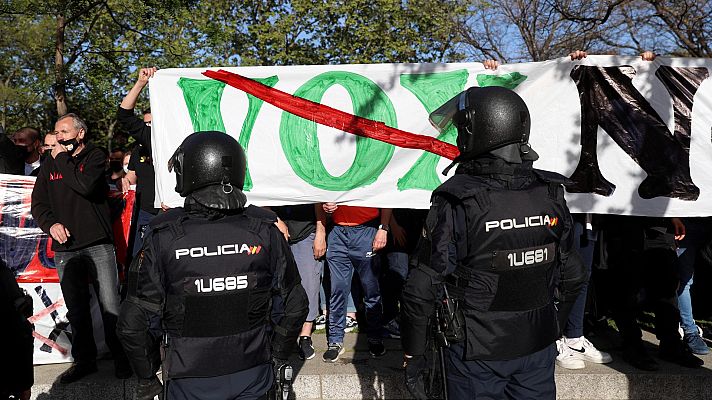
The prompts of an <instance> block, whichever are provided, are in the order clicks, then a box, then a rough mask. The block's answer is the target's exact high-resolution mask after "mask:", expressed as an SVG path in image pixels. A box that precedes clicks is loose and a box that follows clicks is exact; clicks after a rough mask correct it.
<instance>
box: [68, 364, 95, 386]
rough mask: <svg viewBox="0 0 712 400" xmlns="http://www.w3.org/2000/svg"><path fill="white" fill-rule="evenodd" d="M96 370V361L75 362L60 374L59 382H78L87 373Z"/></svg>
mask: <svg viewBox="0 0 712 400" xmlns="http://www.w3.org/2000/svg"><path fill="white" fill-rule="evenodd" d="M96 371H97V369H96V363H93V362H90V363H81V364H80V363H74V364H72V366H71V367H69V369H68V370H66V371H64V373H63V374H62V375H60V376H59V382H61V383H72V382H76V381H78V380H80V379H82V378H84V377H85V376H87V375H90V374H93V373H94V372H96Z"/></svg>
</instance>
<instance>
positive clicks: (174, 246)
mask: <svg viewBox="0 0 712 400" xmlns="http://www.w3.org/2000/svg"><path fill="white" fill-rule="evenodd" d="M193 208H196V209H193ZM257 214H258V213H253V212H250V208H248V209H247V210H245V211H237V212H233V213H231V214H224V213H218V212H215V211H209V210H207V209H199V208H197V207H196V206H192V207H191V209H190V211H186V210H185V209H183V208H175V209H171V210H169V211H168V212H166V213H165V214H160V215H159V216H158V217H156V218H155V219H154V220H152V221H151V230H150V232H149V234H148V236H147V237H146V239H145V240H144V244H143V248H142V250H141V252H140V253H139V254H138V255H137V257H136V258H135V259H134V261H133V262H132V264H131V268H130V271H129V278H128V296H127V298H126V301H125V302H124V303H123V305H122V308H121V314H120V317H119V322H118V325H117V331H118V334H119V338H120V339H121V341H122V344H123V345H124V349H125V350H126V353H127V355H128V356H129V360H130V362H131V365H132V367H133V369H134V371H135V372H136V374H137V375H138V376H139V377H140V378H150V377H151V376H152V374H153V372H154V371H155V370H156V369H157V366H156V365H154V363H155V352H156V346H155V342H156V337H155V335H154V334H152V333H151V330H149V328H150V327H152V326H155V325H156V324H157V321H158V323H159V324H160V326H161V328H162V330H163V331H164V332H166V333H167V335H168V337H169V344H168V348H167V350H166V358H165V361H164V368H165V370H166V371H167V372H168V375H169V376H170V377H172V378H181V377H213V376H220V375H227V374H231V373H235V372H238V371H242V370H246V369H248V368H252V367H254V366H257V365H260V364H264V363H266V362H269V361H270V360H271V357H276V358H281V359H286V358H288V356H289V354H290V352H291V351H292V350H293V347H294V345H295V344H296V338H297V335H298V333H299V331H300V329H301V326H302V324H303V323H304V320H305V318H306V314H307V311H308V310H307V303H308V300H307V298H306V294H305V292H304V289H303V288H302V286H301V279H300V277H299V272H298V270H297V266H296V264H295V262H294V258H293V256H292V253H291V251H290V249H289V246H288V244H287V242H286V240H285V239H284V236H283V235H282V234H281V233H280V232H279V230H278V229H277V228H276V226H274V225H273V224H272V223H271V222H270V221H269V220H268V219H265V218H261V217H260V216H256V215H257ZM273 296H280V297H281V298H282V300H283V303H284V317H283V318H282V319H281V321H280V322H279V323H278V324H276V325H274V326H273V327H272V332H273V333H272V334H271V335H272V336H271V340H270V329H268V325H269V324H270V311H271V300H272V298H273Z"/></svg>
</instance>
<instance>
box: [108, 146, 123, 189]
mask: <svg viewBox="0 0 712 400" xmlns="http://www.w3.org/2000/svg"><path fill="white" fill-rule="evenodd" d="M123 162H124V151H123V150H121V149H120V148H118V147H115V148H113V149H111V152H110V153H109V170H108V171H107V177H108V178H107V180H108V181H109V182H110V184H113V185H117V184H118V185H117V186H120V184H121V179H122V178H123V177H124V175H125V173H124V169H123Z"/></svg>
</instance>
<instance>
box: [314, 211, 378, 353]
mask: <svg viewBox="0 0 712 400" xmlns="http://www.w3.org/2000/svg"><path fill="white" fill-rule="evenodd" d="M323 207H324V211H326V212H327V213H331V214H332V218H333V221H334V227H333V228H332V230H331V232H330V233H329V236H328V239H327V250H326V262H327V264H328V266H329V274H330V275H331V296H330V299H329V326H328V333H327V343H328V349H327V350H326V352H324V355H323V357H322V359H323V360H324V361H325V362H336V360H338V359H339V356H340V355H341V354H343V353H344V351H345V349H344V324H345V322H346V299H347V297H348V295H349V293H350V292H351V279H352V277H353V273H354V270H355V271H356V273H357V274H358V277H359V280H360V282H361V287H362V289H363V297H364V306H365V311H366V322H367V324H368V330H367V335H368V349H369V352H370V353H371V355H372V356H374V357H379V356H382V355H383V354H385V353H386V348H385V347H384V346H383V338H382V336H383V333H382V326H381V325H382V316H383V304H382V302H381V290H380V286H379V283H378V276H379V268H380V265H379V264H380V263H379V260H378V255H377V253H378V251H380V250H381V249H383V248H384V247H385V245H386V240H387V237H388V231H389V229H390V228H389V225H388V223H389V221H390V219H391V209H389V208H383V209H378V208H369V207H353V206H344V205H342V206H337V205H336V204H335V203H324V204H323Z"/></svg>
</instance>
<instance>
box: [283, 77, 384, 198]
mask: <svg viewBox="0 0 712 400" xmlns="http://www.w3.org/2000/svg"><path fill="white" fill-rule="evenodd" d="M334 85H340V86H342V87H343V88H344V89H345V90H346V91H347V92H348V94H349V96H350V98H351V103H352V105H353V112H354V114H355V115H357V116H360V117H364V118H368V119H371V120H375V121H380V122H383V123H385V124H386V125H388V126H391V127H394V128H396V127H397V120H396V113H395V109H394V108H393V104H392V103H391V100H390V99H389V98H388V96H387V95H386V94H385V93H384V92H383V90H382V89H381V88H380V87H379V86H378V85H376V84H375V83H374V82H373V81H371V80H369V79H368V78H365V77H363V76H361V75H358V74H355V73H351V72H343V71H332V72H325V73H323V74H320V75H317V76H315V77H314V78H312V79H310V80H309V81H308V82H306V83H305V84H304V85H302V86H301V87H299V89H297V91H296V92H295V93H294V95H295V96H298V97H302V98H304V99H307V100H311V101H314V102H317V103H320V102H321V99H322V97H323V96H324V93H325V92H326V91H327V90H328V89H329V88H330V87H332V86H334ZM279 138H280V142H281V144H282V149H283V150H284V154H285V155H286V157H287V161H288V162H289V165H290V166H291V167H292V170H294V172H295V173H296V174H297V176H299V177H300V178H302V179H303V180H304V181H306V182H307V183H309V184H310V185H312V186H314V187H318V188H320V189H324V190H331V191H346V190H351V189H355V188H358V187H363V186H366V185H369V184H371V183H373V182H375V181H376V180H377V179H378V177H379V176H380V174H381V173H382V172H383V170H384V169H385V168H386V166H387V165H388V163H389V162H390V160H391V157H392V156H393V151H394V147H393V145H390V144H387V143H384V142H380V141H378V140H374V139H369V138H365V137H360V136H359V137H357V138H356V156H355V157H354V161H353V162H352V164H351V166H350V167H349V169H348V170H346V172H344V173H343V174H341V175H340V176H334V175H331V174H330V173H329V171H327V170H326V167H325V166H324V163H323V162H322V159H321V154H320V152H319V139H318V137H317V124H316V123H315V122H314V121H309V120H306V119H303V118H300V117H297V116H296V115H293V114H290V113H287V112H284V113H282V121H281V123H280V127H279Z"/></svg>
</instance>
